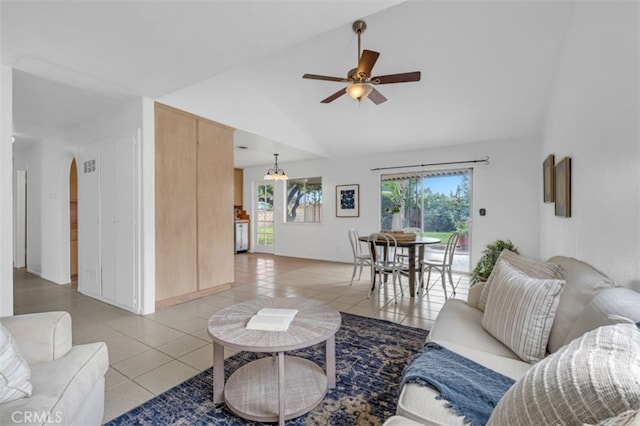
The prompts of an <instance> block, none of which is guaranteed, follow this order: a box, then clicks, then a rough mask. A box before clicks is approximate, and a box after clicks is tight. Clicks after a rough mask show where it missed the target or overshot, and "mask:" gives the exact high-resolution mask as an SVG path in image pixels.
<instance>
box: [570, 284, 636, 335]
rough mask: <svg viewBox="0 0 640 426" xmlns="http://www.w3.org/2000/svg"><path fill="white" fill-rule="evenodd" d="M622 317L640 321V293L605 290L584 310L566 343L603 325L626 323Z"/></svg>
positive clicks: (625, 290)
mask: <svg viewBox="0 0 640 426" xmlns="http://www.w3.org/2000/svg"><path fill="white" fill-rule="evenodd" d="M560 297H562V296H560ZM621 317H623V318H626V319H631V320H633V321H635V322H638V321H640V293H637V292H635V291H633V290H630V289H628V288H624V287H614V288H607V289H604V290H602V291H601V292H600V293H598V294H596V296H595V297H594V298H593V300H591V302H589V304H588V305H587V307H586V308H584V309H583V310H582V312H581V313H580V315H579V316H578V317H577V319H576V321H575V323H574V324H573V327H571V330H569V334H568V335H567V337H566V338H565V341H566V343H569V342H571V341H572V340H573V339H575V338H577V337H580V336H582V335H583V334H584V333H586V332H588V331H591V330H594V329H596V328H598V327H601V326H603V325H613V324H618V323H620V322H624V321H623V319H622V318H621Z"/></svg>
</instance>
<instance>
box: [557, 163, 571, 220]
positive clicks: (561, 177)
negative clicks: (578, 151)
mask: <svg viewBox="0 0 640 426" xmlns="http://www.w3.org/2000/svg"><path fill="white" fill-rule="evenodd" d="M554 177H555V200H556V216H561V217H571V158H569V157H564V158H563V159H562V161H560V162H559V163H558V164H556V167H555V176H554Z"/></svg>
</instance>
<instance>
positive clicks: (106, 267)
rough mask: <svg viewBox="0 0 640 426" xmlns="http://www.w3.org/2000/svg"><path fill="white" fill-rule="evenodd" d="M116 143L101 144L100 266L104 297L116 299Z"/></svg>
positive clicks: (99, 168)
mask: <svg viewBox="0 0 640 426" xmlns="http://www.w3.org/2000/svg"><path fill="white" fill-rule="evenodd" d="M115 164H116V153H115V144H114V143H106V144H103V145H101V146H100V163H99V167H98V170H99V173H100V266H101V278H102V280H101V281H102V297H104V298H105V299H109V300H111V301H115V300H116V268H117V265H116V238H117V235H116V233H117V223H116V221H117V217H116V213H115V204H116V200H117V193H116V174H117V173H116V167H115Z"/></svg>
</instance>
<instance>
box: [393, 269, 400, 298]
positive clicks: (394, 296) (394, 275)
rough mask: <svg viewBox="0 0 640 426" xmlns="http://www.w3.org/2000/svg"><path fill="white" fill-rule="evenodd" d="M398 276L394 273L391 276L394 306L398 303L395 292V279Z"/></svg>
mask: <svg viewBox="0 0 640 426" xmlns="http://www.w3.org/2000/svg"><path fill="white" fill-rule="evenodd" d="M398 275H399V274H398V273H397V272H394V273H393V274H392V276H393V280H392V281H393V301H394V302H395V303H396V304H397V303H398V293H397V291H396V277H397V276H398Z"/></svg>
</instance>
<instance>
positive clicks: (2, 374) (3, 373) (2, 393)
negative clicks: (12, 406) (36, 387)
mask: <svg viewBox="0 0 640 426" xmlns="http://www.w3.org/2000/svg"><path fill="white" fill-rule="evenodd" d="M30 379H31V369H30V368H29V364H27V361H25V359H24V358H23V357H22V355H21V354H20V351H18V347H17V345H16V343H15V340H13V336H11V334H10V333H9V330H7V329H6V328H5V327H4V326H3V325H2V324H0V404H4V403H6V402H10V401H13V400H15V399H18V398H23V397H29V396H31V391H32V389H33V387H32V385H31V382H30Z"/></svg>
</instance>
